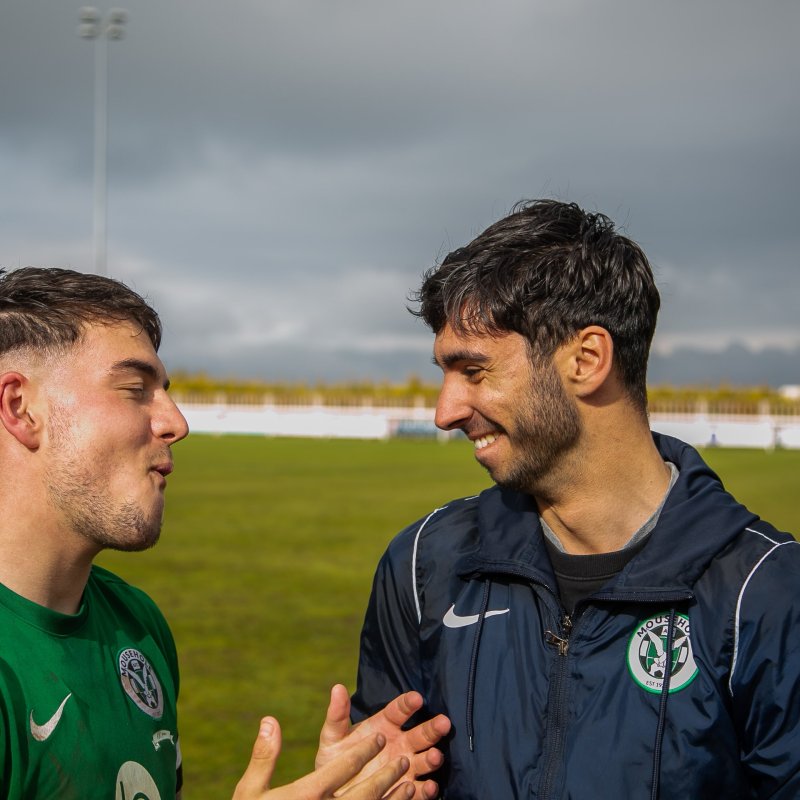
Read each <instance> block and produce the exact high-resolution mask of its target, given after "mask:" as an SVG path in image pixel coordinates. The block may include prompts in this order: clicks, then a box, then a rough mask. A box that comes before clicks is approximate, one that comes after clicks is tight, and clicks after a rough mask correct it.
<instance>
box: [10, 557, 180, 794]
mask: <svg viewBox="0 0 800 800" xmlns="http://www.w3.org/2000/svg"><path fill="white" fill-rule="evenodd" d="M177 698H178V659H177V653H176V651H175V643H174V641H173V639H172V634H171V633H170V630H169V627H168V626H167V623H166V621H165V620H164V617H163V616H162V615H161V612H160V611H159V610H158V608H157V607H156V605H155V603H153V601H152V600H150V598H149V597H147V595H145V594H144V593H143V592H141V591H139V590H138V589H135V588H134V587H132V586H130V585H128V584H127V583H125V581H123V580H121V579H120V578H118V577H116V576H115V575H112V574H111V573H110V572H108V571H107V570H104V569H101V568H100V567H93V568H92V571H91V574H90V577H89V582H88V584H87V586H86V591H85V592H84V595H83V600H82V602H81V607H80V609H79V611H78V613H77V614H74V615H68V614H59V613H58V612H55V611H51V610H50V609H48V608H44V607H43V606H40V605H37V604H36V603H32V602H30V601H29V600H26V599H25V598H23V597H20V596H19V595H17V594H15V593H14V592H12V591H10V590H9V589H8V588H6V587H5V586H3V585H2V584H0V797H1V798H4V800H5V799H6V798H7V799H8V800H23V798H24V799H25V800H30V799H31V798H36V799H37V800H44V799H45V798H58V799H59V800H91V798H103V800H111V798H115V800H174V798H175V793H176V775H177V774H179V772H180V761H181V756H180V747H179V745H178V727H177V715H176V707H175V706H176V701H177Z"/></svg>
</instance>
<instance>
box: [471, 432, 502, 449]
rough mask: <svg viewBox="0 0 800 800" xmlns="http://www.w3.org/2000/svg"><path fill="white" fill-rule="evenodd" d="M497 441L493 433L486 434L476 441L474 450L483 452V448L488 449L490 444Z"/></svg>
mask: <svg viewBox="0 0 800 800" xmlns="http://www.w3.org/2000/svg"><path fill="white" fill-rule="evenodd" d="M496 441H497V436H495V434H493V433H487V434H486V436H481V437H480V439H476V440H475V442H474V444H475V449H476V450H483V448H484V447H488V446H489V445H490V444H492V442H496Z"/></svg>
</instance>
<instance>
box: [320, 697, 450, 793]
mask: <svg viewBox="0 0 800 800" xmlns="http://www.w3.org/2000/svg"><path fill="white" fill-rule="evenodd" d="M423 702H424V701H423V699H422V695H420V694H419V692H406V693H405V694H401V695H399V696H398V697H396V698H395V699H394V700H392V701H391V703H388V704H387V705H386V706H385V707H384V708H383V709H382V710H381V711H379V712H378V713H377V714H373V715H372V716H371V717H369V718H368V719H365V720H364V721H363V722H360V723H358V724H357V725H354V726H353V725H351V724H350V697H349V695H348V693H347V689H346V688H345V687H344V686H342V685H341V684H337V685H336V686H334V687H333V689H331V701H330V705H329V706H328V713H327V716H326V718H325V724H324V725H323V726H322V731H321V732H320V735H319V750H318V751H317V760H316V765H317V767H318V768H319V767H321V766H323V765H325V764H327V763H328V762H329V761H330V760H331V759H332V758H336V757H337V756H338V755H339V754H340V753H341V752H342V751H343V750H344V749H346V748H348V747H352V746H353V744H354V743H355V742H361V741H362V740H364V739H365V738H370V737H372V736H375V735H376V734H380V735H382V736H384V737H385V738H386V746H385V747H384V748H383V750H381V752H380V753H379V754H378V756H377V757H376V758H374V759H373V760H372V761H370V762H369V763H368V764H367V765H366V766H365V768H364V769H363V770H362V772H361V773H359V778H360V779H362V780H363V779H364V778H365V777H366V776H368V775H371V774H373V773H374V772H375V771H376V770H378V769H381V768H382V767H384V766H385V765H387V764H389V763H391V761H392V759H397V757H398V756H401V757H405V758H407V759H408V763H409V766H408V770H407V771H406V773H405V774H404V775H403V778H404V779H405V780H407V781H413V782H414V795H413V797H414V798H415V800H432V798H434V797H436V795H437V794H438V791H439V789H438V787H437V785H436V783H435V781H432V780H425V781H420V780H417V778H419V776H420V775H427V774H428V773H430V772H433V771H434V770H437V769H438V768H439V767H441V765H442V763H443V762H444V756H443V755H442V753H441V752H440V751H439V750H437V749H436V748H435V747H434V746H433V745H435V744H436V743H437V742H438V741H439V740H440V739H441V738H442V737H443V736H446V735H447V734H448V733H449V732H450V720H449V719H448V718H447V717H446V716H444V714H439V715H438V716H436V717H433V719H429V720H427V721H425V722H423V723H421V724H419V725H417V726H415V727H414V728H411V729H410V730H407V731H405V730H403V727H402V726H403V725H404V724H405V723H406V722H408V720H409V719H410V718H411V717H412V716H413V715H414V714H415V713H416V712H417V711H419V709H420V708H422V705H423Z"/></svg>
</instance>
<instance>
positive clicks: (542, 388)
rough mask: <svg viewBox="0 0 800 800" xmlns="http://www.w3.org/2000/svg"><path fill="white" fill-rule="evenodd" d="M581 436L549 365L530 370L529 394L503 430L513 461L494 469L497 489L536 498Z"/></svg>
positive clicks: (570, 404) (575, 412)
mask: <svg viewBox="0 0 800 800" xmlns="http://www.w3.org/2000/svg"><path fill="white" fill-rule="evenodd" d="M582 432H583V426H582V423H581V417H580V414H579V413H578V409H577V408H576V407H575V404H574V403H573V402H571V400H570V398H569V397H568V396H567V393H566V392H565V391H564V386H563V384H562V383H561V379H560V378H559V376H558V373H557V372H556V370H555V368H554V367H553V366H552V364H550V363H545V364H538V365H535V366H534V369H533V375H532V381H531V388H530V393H529V394H528V396H527V397H526V398H525V402H523V403H522V404H521V407H520V408H519V410H518V411H517V414H516V416H515V417H514V419H513V432H509V431H508V430H506V435H507V436H508V437H509V441H510V442H511V444H512V446H513V448H514V455H513V456H512V458H513V460H510V461H509V462H507V463H506V464H504V465H503V468H502V469H496V470H495V471H494V472H495V474H492V478H493V479H494V481H495V482H496V483H497V484H498V485H499V486H503V487H506V488H509V489H513V490H515V491H518V492H525V493H527V494H532V495H536V494H540V493H541V492H542V491H543V490H545V487H546V486H548V484H549V483H550V481H551V480H552V479H553V477H554V475H555V473H556V471H557V470H558V468H559V466H560V465H561V464H562V463H563V461H564V458H565V456H566V455H567V454H568V453H569V452H570V451H572V450H573V449H574V448H575V446H576V445H577V444H578V441H579V440H580V438H581V434H582Z"/></svg>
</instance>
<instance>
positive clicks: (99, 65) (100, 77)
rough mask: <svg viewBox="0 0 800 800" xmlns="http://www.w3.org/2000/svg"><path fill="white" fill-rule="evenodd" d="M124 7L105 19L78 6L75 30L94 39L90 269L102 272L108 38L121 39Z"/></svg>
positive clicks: (104, 264)
mask: <svg viewBox="0 0 800 800" xmlns="http://www.w3.org/2000/svg"><path fill="white" fill-rule="evenodd" d="M127 19H128V14H127V12H126V11H124V10H123V9H120V8H115V9H112V10H111V11H110V12H109V13H108V16H107V18H106V19H103V18H102V16H101V14H100V12H99V11H98V10H97V9H96V8H92V7H91V6H84V7H83V8H82V9H81V10H80V20H81V24H80V27H79V28H78V33H79V34H80V36H81V37H82V38H84V39H91V40H92V41H94V271H95V272H96V273H97V274H98V275H105V274H106V267H107V243H108V235H107V232H106V214H107V208H108V41H109V39H121V38H122V37H123V35H124V27H123V26H124V25H125V22H126V21H127Z"/></svg>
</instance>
